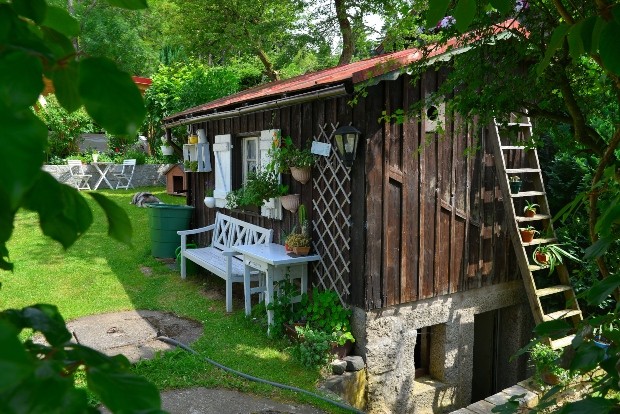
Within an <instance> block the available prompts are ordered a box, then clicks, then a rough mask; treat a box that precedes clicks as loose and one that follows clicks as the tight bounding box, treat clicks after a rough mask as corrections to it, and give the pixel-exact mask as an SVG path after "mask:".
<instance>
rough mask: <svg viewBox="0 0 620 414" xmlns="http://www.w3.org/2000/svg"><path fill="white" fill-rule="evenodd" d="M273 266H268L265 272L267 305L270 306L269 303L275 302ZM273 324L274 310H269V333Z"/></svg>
mask: <svg viewBox="0 0 620 414" xmlns="http://www.w3.org/2000/svg"><path fill="white" fill-rule="evenodd" d="M274 270H275V269H274V267H273V266H267V272H265V283H266V284H267V295H266V296H265V306H266V307H267V308H269V304H270V303H271V302H273V273H274ZM272 324H273V310H267V333H269V329H270V328H271V325H272Z"/></svg>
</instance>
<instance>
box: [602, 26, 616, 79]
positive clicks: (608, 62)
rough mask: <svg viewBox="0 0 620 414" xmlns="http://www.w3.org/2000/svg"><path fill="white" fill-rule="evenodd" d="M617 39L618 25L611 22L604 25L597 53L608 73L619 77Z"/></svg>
mask: <svg viewBox="0 0 620 414" xmlns="http://www.w3.org/2000/svg"><path fill="white" fill-rule="evenodd" d="M618 39H620V23H618V22H616V21H615V20H611V21H609V22H607V24H605V26H604V27H603V30H602V31H601V38H600V40H599V53H600V55H601V60H602V61H603V64H604V65H605V68H607V70H609V71H610V72H613V73H615V74H616V75H620V52H618Z"/></svg>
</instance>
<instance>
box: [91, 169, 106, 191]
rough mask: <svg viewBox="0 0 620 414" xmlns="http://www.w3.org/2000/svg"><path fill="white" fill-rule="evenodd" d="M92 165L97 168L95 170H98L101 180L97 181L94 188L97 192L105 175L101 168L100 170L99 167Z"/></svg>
mask: <svg viewBox="0 0 620 414" xmlns="http://www.w3.org/2000/svg"><path fill="white" fill-rule="evenodd" d="M91 165H92V166H93V167H95V170H97V172H98V173H99V178H98V179H97V181H96V182H95V185H94V186H93V190H96V189H98V188H99V185H100V184H101V181H103V178H104V174H103V171H101V168H99V165H97V164H91Z"/></svg>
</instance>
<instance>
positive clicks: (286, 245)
mask: <svg viewBox="0 0 620 414" xmlns="http://www.w3.org/2000/svg"><path fill="white" fill-rule="evenodd" d="M284 251H286V252H287V253H289V252H292V251H293V249H291V248H290V247H288V244H287V243H284Z"/></svg>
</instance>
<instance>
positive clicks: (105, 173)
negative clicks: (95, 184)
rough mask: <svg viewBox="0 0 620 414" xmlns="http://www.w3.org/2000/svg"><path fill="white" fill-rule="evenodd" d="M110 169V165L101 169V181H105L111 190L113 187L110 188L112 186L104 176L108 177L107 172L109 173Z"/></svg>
mask: <svg viewBox="0 0 620 414" xmlns="http://www.w3.org/2000/svg"><path fill="white" fill-rule="evenodd" d="M110 169H112V164H109V165H106V167H105V168H104V169H103V181H105V183H106V184H107V185H108V187H110V188H111V189H113V188H114V187H112V184H111V183H110V182H109V181H108V178H107V177H106V175H108V172H110Z"/></svg>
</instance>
